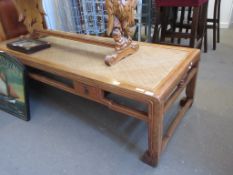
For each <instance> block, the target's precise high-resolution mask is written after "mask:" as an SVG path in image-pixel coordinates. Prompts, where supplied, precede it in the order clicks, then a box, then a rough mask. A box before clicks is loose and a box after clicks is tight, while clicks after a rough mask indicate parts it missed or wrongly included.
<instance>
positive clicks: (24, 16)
mask: <svg viewBox="0 0 233 175" xmlns="http://www.w3.org/2000/svg"><path fill="white" fill-rule="evenodd" d="M13 1H14V3H15V5H16V8H17V10H18V13H19V21H20V22H23V23H24V25H25V26H26V27H27V30H28V32H29V33H30V34H33V32H34V30H35V29H44V25H43V24H44V15H45V12H44V9H43V5H42V0H13Z"/></svg>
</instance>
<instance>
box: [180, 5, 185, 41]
mask: <svg viewBox="0 0 233 175" xmlns="http://www.w3.org/2000/svg"><path fill="white" fill-rule="evenodd" d="M184 15H185V7H182V8H181V15H180V26H179V32H180V33H182V31H183V25H184ZM180 42H181V38H178V44H180Z"/></svg>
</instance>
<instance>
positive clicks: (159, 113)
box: [142, 102, 164, 166]
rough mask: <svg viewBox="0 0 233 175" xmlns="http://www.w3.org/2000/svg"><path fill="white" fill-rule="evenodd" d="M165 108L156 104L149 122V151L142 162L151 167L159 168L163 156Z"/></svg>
mask: <svg viewBox="0 0 233 175" xmlns="http://www.w3.org/2000/svg"><path fill="white" fill-rule="evenodd" d="M163 114H164V111H163V106H162V104H160V103H158V102H155V103H153V107H152V110H151V114H150V119H149V121H148V150H147V151H146V152H145V154H144V155H143V158H142V160H143V161H144V162H145V163H147V164H149V165H151V166H157V164H158V162H159V157H160V154H161V145H162V139H163Z"/></svg>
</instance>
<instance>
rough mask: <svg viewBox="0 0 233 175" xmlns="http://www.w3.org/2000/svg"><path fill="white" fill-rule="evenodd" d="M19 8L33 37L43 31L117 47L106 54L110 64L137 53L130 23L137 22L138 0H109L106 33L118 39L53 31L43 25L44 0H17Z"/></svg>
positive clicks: (21, 18) (53, 34) (22, 19)
mask: <svg viewBox="0 0 233 175" xmlns="http://www.w3.org/2000/svg"><path fill="white" fill-rule="evenodd" d="M14 3H15V5H16V7H17V10H18V12H19V21H22V22H23V23H24V24H25V26H26V27H27V29H28V32H29V33H30V34H29V36H30V37H33V38H35V37H38V36H40V35H52V36H56V37H62V38H66V39H71V40H76V41H80V42H85V43H89V44H95V45H100V46H104V47H111V48H115V52H114V53H113V54H111V55H107V56H106V57H105V63H106V65H108V66H111V65H113V64H115V63H117V62H118V61H120V60H122V59H123V58H125V57H127V56H129V55H131V54H133V53H135V52H136V51H137V50H138V49H139V45H138V44H137V43H135V42H133V41H132V39H131V37H130V27H132V26H133V25H134V9H135V7H136V4H137V0H106V8H107V11H108V20H109V21H108V29H107V34H108V35H112V37H113V39H114V41H115V43H114V44H113V43H110V42H106V41H103V40H101V39H96V40H94V39H89V38H88V37H87V36H83V35H79V34H70V33H66V32H59V31H51V30H46V29H44V15H45V12H44V10H43V6H42V0H14Z"/></svg>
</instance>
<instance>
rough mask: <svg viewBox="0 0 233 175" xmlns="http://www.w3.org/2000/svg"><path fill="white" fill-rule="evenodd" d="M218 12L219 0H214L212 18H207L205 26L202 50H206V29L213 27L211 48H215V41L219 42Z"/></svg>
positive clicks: (219, 7) (219, 11) (219, 8)
mask: <svg viewBox="0 0 233 175" xmlns="http://www.w3.org/2000/svg"><path fill="white" fill-rule="evenodd" d="M220 13H221V0H215V3H214V13H213V18H208V19H207V24H206V25H207V27H206V32H205V39H204V52H207V51H208V29H213V50H216V43H219V42H220Z"/></svg>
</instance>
